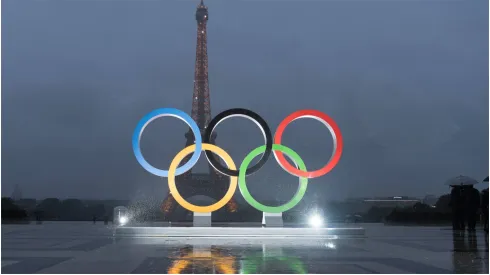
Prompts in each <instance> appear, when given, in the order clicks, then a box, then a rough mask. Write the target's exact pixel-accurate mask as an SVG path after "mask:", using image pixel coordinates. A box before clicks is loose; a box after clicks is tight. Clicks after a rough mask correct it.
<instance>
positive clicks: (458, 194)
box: [446, 176, 479, 230]
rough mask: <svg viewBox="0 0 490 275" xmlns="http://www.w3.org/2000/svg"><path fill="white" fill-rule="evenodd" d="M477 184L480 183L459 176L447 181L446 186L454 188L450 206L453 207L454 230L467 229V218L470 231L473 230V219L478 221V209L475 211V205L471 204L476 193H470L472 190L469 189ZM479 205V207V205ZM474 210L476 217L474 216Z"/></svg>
mask: <svg viewBox="0 0 490 275" xmlns="http://www.w3.org/2000/svg"><path fill="white" fill-rule="evenodd" d="M476 183H478V181H476V180H475V179H472V178H470V177H466V176H458V177H454V178H452V179H449V180H448V181H446V185H449V186H451V187H452V190H451V200H450V202H449V206H450V207H451V209H452V213H453V230H464V229H465V220H466V219H465V216H466V217H467V218H468V227H469V228H468V229H469V230H471V228H472V225H473V220H472V219H475V220H476V213H477V211H478V207H477V208H476V209H473V208H474V207H473V206H474V205H475V204H474V203H470V201H471V200H472V199H474V194H475V193H474V192H473V190H471V191H468V190H469V189H470V188H469V187H470V186H471V188H472V187H473V185H474V184H476ZM473 189H474V188H473ZM475 190H476V189H475ZM476 191H477V192H478V190H476ZM468 194H471V196H468ZM478 201H479V197H478ZM477 205H478V206H479V204H477ZM473 210H474V213H475V215H472V211H473ZM475 223H476V222H475Z"/></svg>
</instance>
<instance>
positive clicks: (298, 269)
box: [240, 255, 308, 274]
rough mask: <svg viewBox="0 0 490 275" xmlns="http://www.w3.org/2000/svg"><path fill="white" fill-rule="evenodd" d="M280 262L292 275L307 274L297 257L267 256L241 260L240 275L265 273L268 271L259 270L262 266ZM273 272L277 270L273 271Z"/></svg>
mask: <svg viewBox="0 0 490 275" xmlns="http://www.w3.org/2000/svg"><path fill="white" fill-rule="evenodd" d="M274 261H277V262H280V263H281V264H282V263H285V264H286V265H287V266H288V268H289V271H292V272H293V273H294V274H307V273H308V270H307V269H306V267H305V265H304V264H303V262H302V261H301V259H300V258H297V257H287V256H267V257H263V256H262V255H258V256H256V257H246V258H245V259H243V262H242V265H241V268H240V273H241V274H258V273H267V271H268V270H264V271H262V270H260V269H259V268H260V267H262V266H264V264H267V263H271V262H274ZM274 271H275V272H277V271H278V270H276V269H274Z"/></svg>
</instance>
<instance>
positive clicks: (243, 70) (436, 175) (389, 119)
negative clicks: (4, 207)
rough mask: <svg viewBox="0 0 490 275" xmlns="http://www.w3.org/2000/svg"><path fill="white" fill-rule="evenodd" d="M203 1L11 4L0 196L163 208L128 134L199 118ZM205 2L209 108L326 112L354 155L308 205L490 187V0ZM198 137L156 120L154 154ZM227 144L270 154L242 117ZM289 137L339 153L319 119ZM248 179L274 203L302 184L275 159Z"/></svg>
mask: <svg viewBox="0 0 490 275" xmlns="http://www.w3.org/2000/svg"><path fill="white" fill-rule="evenodd" d="M198 2H199V1H198V0H185V1H170V0H160V1H153V0H145V1H142V0H140V1H136V0H134V1H126V0H111V1H109V0H108V1H96V0H87V1H82V0H80V1H68V0H67V1H54V0H37V1H32V0H25V1H17V0H4V1H2V8H3V9H2V10H3V13H2V19H3V21H2V41H3V45H2V46H3V48H2V57H3V60H2V72H3V75H2V134H3V135H2V196H5V195H10V193H11V192H12V191H13V188H14V185H15V184H20V186H21V188H22V190H23V193H24V196H25V197H37V198H44V197H63V198H67V197H77V198H135V197H137V196H150V195H154V196H161V197H163V195H164V194H165V192H166V190H167V186H166V185H167V181H166V180H165V179H162V178H157V177H156V176H154V175H151V174H149V173H148V172H146V171H145V170H144V169H143V168H142V167H141V166H140V165H139V164H138V162H137V161H136V159H135V157H134V155H133V152H132V148H131V135H132V132H133V130H134V127H135V126H136V124H137V122H138V121H139V120H140V119H141V118H142V116H144V115H145V114H146V113H148V112H149V111H151V110H153V109H156V108H161V107H174V108H179V109H182V110H184V111H186V112H190V110H191V98H192V88H193V82H192V81H193V75H194V59H195V43H196V21H195V18H194V13H195V9H196V5H197V3H198ZM206 4H207V5H208V7H209V14H210V16H209V17H210V20H209V23H208V53H209V75H210V80H209V82H210V91H211V102H212V110H213V115H216V114H217V113H218V112H220V111H222V110H225V109H228V108H234V107H244V108H249V109H251V110H254V111H256V112H257V113H259V114H261V115H262V116H263V117H264V118H265V120H266V121H267V122H268V123H269V126H270V128H271V130H272V131H275V128H276V127H277V125H278V124H279V122H280V121H281V120H282V119H283V118H284V117H286V116H287V115H288V114H289V113H291V112H293V111H295V110H298V109H302V108H312V109H318V110H321V111H323V112H325V113H327V114H328V115H330V116H332V117H333V118H334V119H335V120H336V121H337V123H338V125H339V126H340V128H341V130H342V134H343V137H344V142H345V146H344V154H343V156H342V159H341V161H340V162H339V164H338V166H337V167H336V168H335V169H334V170H333V171H332V172H331V173H329V174H327V175H326V176H323V177H321V178H317V179H313V180H310V183H311V184H310V185H309V186H308V191H307V196H311V195H313V194H314V193H317V194H319V195H320V196H322V197H324V198H326V199H338V198H344V197H352V196H374V195H414V196H422V195H425V194H441V193H443V192H447V191H448V190H447V188H446V187H444V186H443V183H444V181H445V180H446V179H448V178H449V177H452V176H457V175H459V174H464V175H468V176H472V177H475V178H476V179H478V180H481V179H483V178H484V177H486V176H488V167H489V163H488V157H489V156H488V152H489V148H488V139H489V137H488V130H489V129H488V125H489V121H488V111H489V110H488V96H489V92H488V1H486V0H474V1H463V0H461V1H458V0H456V1H443V0H437V1H436V0H434V1H306V0H305V1H299V0H298V1H280V0H276V1H238V0H236V1H230V0H228V1H225V0H222V1H219V0H212V1H210V0H207V1H206ZM186 130H187V128H186V127H185V124H184V123H182V122H180V121H178V120H175V119H169V118H167V119H159V120H157V121H155V122H153V123H152V124H150V126H149V127H148V128H147V131H146V132H145V133H144V135H143V140H142V150H143V153H144V155H145V157H146V158H147V159H148V160H149V161H150V162H151V163H152V164H154V165H155V166H157V167H161V168H165V167H168V165H169V164H170V162H171V160H172V158H173V157H174V155H175V154H176V153H177V152H178V151H180V150H181V149H182V148H183V146H184V144H185V138H184V133H185V131H186ZM217 133H218V140H217V143H218V145H219V146H221V147H222V148H224V149H225V150H227V151H228V152H229V153H230V154H231V156H232V157H233V159H234V160H235V163H236V164H237V165H239V164H240V163H241V160H242V159H243V158H244V157H245V155H246V154H247V153H248V152H250V151H251V150H252V149H254V148H255V147H257V146H259V145H261V144H263V141H262V140H261V134H260V132H259V130H258V129H257V128H256V127H255V126H254V124H253V123H252V122H249V121H246V120H244V119H239V118H234V119H233V120H230V121H226V122H224V123H223V124H221V125H220V126H219V128H218V129H217ZM283 144H284V145H286V146H288V147H290V148H292V149H294V150H295V151H297V152H298V153H299V155H300V156H301V157H302V158H303V160H304V161H305V163H306V165H307V167H308V168H309V169H310V170H313V169H317V168H320V167H321V166H323V165H324V164H325V162H326V161H327V160H328V158H329V155H330V152H331V147H332V146H331V137H330V135H329V132H328V130H327V129H326V128H324V127H323V126H322V125H321V124H320V123H318V122H315V121H312V120H306V119H305V120H299V121H295V122H294V123H293V124H291V125H290V126H289V127H288V128H287V131H286V133H285V136H284V139H283ZM206 167H207V166H206V161H205V159H204V157H201V160H200V162H199V165H198V166H197V170H198V171H205V168H206ZM247 180H248V183H249V186H250V187H249V189H250V190H251V192H252V194H253V195H256V196H258V197H259V198H260V199H262V200H264V199H266V200H267V199H272V198H276V197H281V198H284V199H286V198H289V197H291V195H292V194H293V192H294V190H295V188H296V185H297V178H295V177H293V176H290V175H289V174H288V173H286V172H284V171H282V169H281V168H280V167H279V166H278V165H277V163H276V162H275V160H274V158H271V159H270V161H269V162H268V163H267V164H266V165H265V166H264V168H263V169H262V170H260V171H259V172H257V173H256V174H254V175H252V176H250V177H248V178H247ZM279 190H280V191H279ZM238 193H239V192H238V191H237V194H236V195H237V196H240V195H239V194H238Z"/></svg>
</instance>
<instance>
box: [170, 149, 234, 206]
mask: <svg viewBox="0 0 490 275" xmlns="http://www.w3.org/2000/svg"><path fill="white" fill-rule="evenodd" d="M195 149H196V145H195V144H193V145H190V146H187V147H186V148H184V149H183V150H182V151H180V152H179V153H178V154H177V155H176V156H175V157H174V159H173V160H172V163H170V168H169V169H168V188H169V190H170V193H171V194H172V196H173V197H174V199H175V200H176V201H177V202H178V203H179V204H180V205H181V206H182V207H184V208H185V209H187V210H189V211H192V212H200V213H208V212H213V211H216V210H218V209H220V208H221V207H223V206H224V205H225V204H226V203H228V201H230V200H231V198H232V197H233V194H235V191H236V187H237V185H238V178H237V177H230V187H229V188H228V191H227V192H226V194H225V196H224V197H223V198H222V199H221V200H219V201H217V202H216V203H215V204H211V205H208V206H198V205H194V204H192V203H189V202H188V201H186V200H185V199H184V198H183V197H182V196H181V195H180V194H179V191H178V190H177V187H176V186H175V171H176V170H177V166H178V165H179V164H180V162H181V161H182V160H183V159H184V158H185V157H186V156H187V155H189V154H190V153H192V152H194V150H195ZM202 149H203V150H208V151H211V152H213V153H215V154H216V155H218V156H219V157H220V158H222V159H223V160H224V162H225V163H226V165H227V166H228V168H229V169H231V170H235V169H236V166H235V163H234V162H233V159H232V158H231V157H230V155H228V153H226V152H225V150H223V149H221V148H219V147H218V146H216V145H213V144H209V143H203V144H202Z"/></svg>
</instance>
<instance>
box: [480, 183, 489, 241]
mask: <svg viewBox="0 0 490 275" xmlns="http://www.w3.org/2000/svg"><path fill="white" fill-rule="evenodd" d="M483 182H486V183H488V177H486V178H485V179H484V180H483ZM481 211H482V212H481V217H482V224H483V230H485V232H487V233H488V187H487V188H485V189H483V190H482V191H481Z"/></svg>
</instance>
